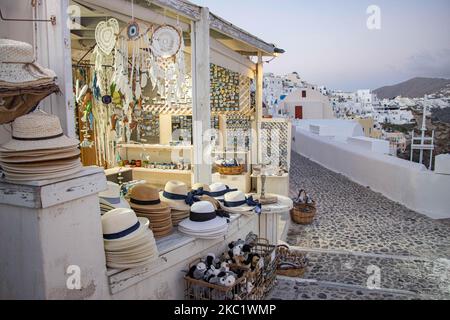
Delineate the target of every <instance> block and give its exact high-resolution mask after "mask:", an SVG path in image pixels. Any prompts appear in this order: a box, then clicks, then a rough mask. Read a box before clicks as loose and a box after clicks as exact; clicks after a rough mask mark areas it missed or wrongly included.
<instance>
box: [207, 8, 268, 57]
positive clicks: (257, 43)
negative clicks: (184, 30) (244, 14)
mask: <svg viewBox="0 0 450 320" xmlns="http://www.w3.org/2000/svg"><path fill="white" fill-rule="evenodd" d="M209 21H210V27H211V29H213V30H215V31H218V32H221V33H223V34H225V35H227V36H229V37H231V38H233V39H235V40H239V41H241V42H243V43H245V44H249V45H251V46H253V47H255V48H257V49H258V50H260V51H263V52H264V53H266V54H270V55H272V54H273V53H274V49H275V46H274V45H272V44H268V43H266V42H264V41H263V40H261V39H259V38H257V37H255V36H253V35H251V34H250V33H248V32H247V31H244V30H242V29H241V28H238V27H236V26H235V25H233V24H231V23H229V22H228V21H225V20H224V19H222V18H220V17H218V16H216V15H214V14H210V15H209Z"/></svg>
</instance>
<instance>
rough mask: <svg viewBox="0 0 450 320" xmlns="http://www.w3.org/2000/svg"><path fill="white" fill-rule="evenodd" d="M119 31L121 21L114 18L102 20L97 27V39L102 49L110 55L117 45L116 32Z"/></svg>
mask: <svg viewBox="0 0 450 320" xmlns="http://www.w3.org/2000/svg"><path fill="white" fill-rule="evenodd" d="M118 33H119V21H117V20H116V19H114V18H111V19H109V20H108V21H101V22H99V23H98V24H97V27H96V28H95V41H96V43H97V45H98V47H99V48H100V50H101V51H102V52H103V53H104V54H106V55H107V56H109V55H110V54H111V52H112V50H113V49H114V46H115V45H116V34H118Z"/></svg>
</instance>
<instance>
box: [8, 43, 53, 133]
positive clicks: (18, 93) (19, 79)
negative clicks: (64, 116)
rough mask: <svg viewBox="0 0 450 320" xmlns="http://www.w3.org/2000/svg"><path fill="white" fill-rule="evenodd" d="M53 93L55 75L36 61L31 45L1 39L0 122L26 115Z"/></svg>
mask: <svg viewBox="0 0 450 320" xmlns="http://www.w3.org/2000/svg"><path fill="white" fill-rule="evenodd" d="M54 92H59V88H58V86H57V84H56V74H55V73H54V72H53V71H51V70H48V69H44V68H42V67H41V66H39V65H38V64H36V63H35V61H34V53H33V47H32V46H31V45H30V44H28V43H25V42H20V41H15V40H10V39H0V100H2V103H1V104H0V124H4V123H9V122H11V121H13V120H14V119H16V118H18V117H20V116H22V115H24V114H27V113H28V112H30V111H32V110H33V109H34V108H35V107H36V106H37V104H38V103H39V101H41V100H42V99H44V98H45V97H47V96H48V95H50V94H52V93H54Z"/></svg>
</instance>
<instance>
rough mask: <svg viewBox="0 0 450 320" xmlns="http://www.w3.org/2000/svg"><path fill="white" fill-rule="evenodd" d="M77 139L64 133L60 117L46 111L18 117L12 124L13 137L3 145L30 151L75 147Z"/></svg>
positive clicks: (6, 147) (10, 148)
mask: <svg viewBox="0 0 450 320" xmlns="http://www.w3.org/2000/svg"><path fill="white" fill-rule="evenodd" d="M78 144H79V141H78V140H76V139H71V138H68V137H66V136H65V135H64V132H63V130H62V128H61V124H60V122H59V119H58V117H57V116H55V115H51V114H47V113H45V112H34V113H30V114H27V115H25V116H21V117H19V118H17V119H16V120H15V121H14V122H13V125H12V139H11V140H10V141H9V142H7V143H6V144H4V145H3V146H2V149H0V151H2V152H3V149H6V151H8V150H9V151H29V150H43V149H57V148H66V147H75V146H77V145H78Z"/></svg>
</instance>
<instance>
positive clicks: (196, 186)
mask: <svg viewBox="0 0 450 320" xmlns="http://www.w3.org/2000/svg"><path fill="white" fill-rule="evenodd" d="M191 189H192V190H194V191H195V190H199V189H202V190H203V191H207V192H209V191H211V189H209V186H208V185H207V184H205V183H194V184H193V185H192V187H191Z"/></svg>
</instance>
